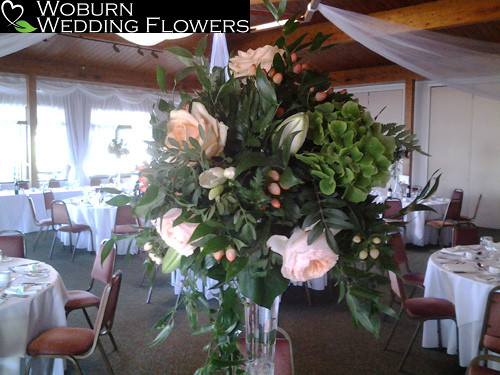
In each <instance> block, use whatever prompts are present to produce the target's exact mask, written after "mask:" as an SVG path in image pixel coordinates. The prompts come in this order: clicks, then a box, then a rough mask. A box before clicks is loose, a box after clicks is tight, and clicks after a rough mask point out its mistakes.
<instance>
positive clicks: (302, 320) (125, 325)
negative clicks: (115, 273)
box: [27, 233, 498, 375]
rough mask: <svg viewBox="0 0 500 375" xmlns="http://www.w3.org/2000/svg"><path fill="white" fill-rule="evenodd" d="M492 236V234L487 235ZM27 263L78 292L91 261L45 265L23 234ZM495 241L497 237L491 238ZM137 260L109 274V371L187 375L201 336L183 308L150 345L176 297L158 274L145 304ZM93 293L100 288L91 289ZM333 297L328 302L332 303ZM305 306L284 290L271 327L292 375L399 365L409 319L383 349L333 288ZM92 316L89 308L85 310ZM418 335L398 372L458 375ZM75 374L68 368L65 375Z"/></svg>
mask: <svg viewBox="0 0 500 375" xmlns="http://www.w3.org/2000/svg"><path fill="white" fill-rule="evenodd" d="M488 234H491V233H488ZM27 238H28V258H31V259H38V260H41V261H44V262H47V263H49V264H51V265H52V266H53V267H54V268H55V269H56V270H57V271H58V272H59V273H60V274H61V277H62V278H63V280H64V282H65V284H66V287H67V289H68V290H70V289H85V288H86V287H87V286H88V282H89V278H90V271H91V268H92V262H93V258H94V256H93V255H91V254H90V253H88V252H87V251H86V250H84V249H78V250H77V252H76V256H75V261H74V263H71V253H70V250H69V248H63V246H62V245H61V243H60V242H57V243H56V248H55V250H54V255H53V259H52V260H48V252H49V251H48V250H49V247H50V242H51V241H52V235H49V236H47V238H46V239H45V240H43V241H41V242H40V244H39V246H38V249H37V250H36V252H34V253H33V249H32V240H33V238H34V234H28V235H27ZM495 240H498V239H497V238H495ZM435 250H436V247H432V246H429V247H425V248H419V247H412V246H409V247H408V253H409V257H410V262H411V265H412V268H413V270H414V271H418V272H423V271H425V267H426V263H427V259H428V257H429V255H430V254H432V252H433V251H435ZM143 261H144V255H143V254H141V255H134V256H130V257H129V259H127V257H125V256H118V257H117V262H116V269H117V270H118V269H121V270H122V271H123V282H122V289H121V292H120V298H119V302H118V309H117V313H116V318H115V325H114V327H113V333H114V336H115V338H116V341H117V343H118V347H119V350H118V351H115V352H112V346H111V343H110V342H109V339H108V338H104V339H103V344H104V347H105V349H106V351H107V353H108V356H109V358H110V361H111V364H112V366H113V368H114V370H115V373H116V374H130V375H132V374H134V375H135V374H138V375H150V374H151V375H153V374H168V375H189V374H193V373H194V372H195V371H196V369H197V368H198V367H199V366H201V365H202V364H203V363H204V360H205V356H204V355H205V353H204V352H203V346H204V345H205V343H206V337H205V336H203V335H200V336H193V335H192V334H191V329H190V328H189V326H188V324H187V320H186V315H185V313H184V311H182V310H181V311H179V312H178V314H177V318H176V322H175V328H174V332H173V333H172V335H171V336H170V337H169V339H168V340H167V341H166V342H164V343H162V344H159V345H157V346H151V342H152V340H153V338H154V337H155V335H156V331H155V330H154V329H153V326H154V324H155V323H156V322H157V321H158V320H159V319H160V318H161V317H162V316H163V314H164V313H166V312H167V311H168V309H169V308H170V307H171V306H173V305H174V303H175V300H176V296H175V295H174V293H173V287H172V286H170V285H169V282H170V275H164V274H158V276H157V280H156V283H155V287H154V290H153V295H152V298H151V303H150V304H146V303H145V301H146V297H147V293H148V287H149V285H148V281H147V280H146V281H145V282H144V283H143V284H142V285H141V281H142V279H143V275H144V266H143V264H142V263H143ZM93 292H94V293H95V294H96V295H100V293H101V292H102V286H101V285H97V287H96V286H95V287H94V289H93ZM332 297H333V298H332ZM311 298H312V307H309V304H308V302H307V298H306V294H305V290H304V288H303V287H290V288H289V289H288V290H287V292H286V293H285V294H284V296H283V299H282V302H281V305H280V313H279V321H278V325H279V326H280V327H282V328H284V329H285V330H286V331H287V332H288V333H289V334H290V336H291V338H292V342H293V355H294V364H295V369H296V372H295V373H296V375H330V374H336V375H349V374H356V375H368V374H370V375H374V374H395V373H396V368H397V366H398V363H399V361H400V359H401V356H402V354H403V352H404V350H405V348H406V345H407V343H408V342H409V339H410V337H411V334H412V333H413V330H414V328H415V327H416V326H415V322H414V321H411V320H409V319H408V318H403V319H402V322H401V324H400V325H399V329H398V330H397V331H396V334H395V337H394V338H393V340H392V341H391V345H390V346H389V350H386V351H384V350H383V347H384V344H385V341H386V338H387V336H388V334H389V331H390V329H391V326H392V321H391V320H390V319H388V320H387V321H385V322H383V323H382V329H381V335H380V336H381V337H380V338H378V339H377V338H375V337H374V336H372V335H371V334H369V333H368V332H366V331H364V330H363V329H358V330H355V329H354V328H353V327H352V324H351V320H350V313H349V311H348V308H347V306H346V305H345V304H343V303H342V304H340V305H339V304H337V303H336V299H335V290H334V291H333V295H332V293H330V292H328V291H311ZM90 313H91V317H93V316H95V313H96V311H95V310H93V311H90ZM68 325H69V326H76V327H77V326H81V327H86V325H87V324H86V322H85V319H84V317H83V314H82V313H81V312H80V311H76V312H73V313H71V314H70V315H69V317H68ZM420 342H421V334H420V335H419V336H418V337H417V340H416V342H415V345H414V346H413V349H412V351H411V354H410V356H409V358H408V360H407V361H406V364H405V367H404V369H405V371H406V373H410V374H426V375H428V374H432V375H441V374H442V375H455V374H456V375H461V374H464V373H465V369H464V368H461V367H459V366H458V361H457V356H452V355H448V354H446V353H445V352H442V351H439V350H429V349H423V348H422V347H421V345H420ZM79 363H80V364H81V366H82V369H83V371H84V373H85V374H87V375H98V374H106V370H105V367H104V363H103V360H102V358H101V355H100V353H99V351H96V352H95V353H94V354H93V355H92V356H91V357H90V358H87V359H85V360H81V361H79ZM75 373H76V372H75V371H74V369H73V368H72V367H71V365H69V366H68V369H67V371H66V374H67V375H70V374H75Z"/></svg>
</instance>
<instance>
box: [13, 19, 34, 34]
mask: <svg viewBox="0 0 500 375" xmlns="http://www.w3.org/2000/svg"><path fill="white" fill-rule="evenodd" d="M15 26H16V30H17V31H19V32H20V33H31V32H33V31H35V30H36V27H33V26H31V25H30V24H29V23H28V22H26V21H23V20H20V21H18V22H16V25H15Z"/></svg>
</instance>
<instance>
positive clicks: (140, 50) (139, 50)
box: [137, 48, 144, 56]
mask: <svg viewBox="0 0 500 375" xmlns="http://www.w3.org/2000/svg"><path fill="white" fill-rule="evenodd" d="M137 53H138V54H139V55H141V56H144V52H142V49H140V48H139V49H138V50H137Z"/></svg>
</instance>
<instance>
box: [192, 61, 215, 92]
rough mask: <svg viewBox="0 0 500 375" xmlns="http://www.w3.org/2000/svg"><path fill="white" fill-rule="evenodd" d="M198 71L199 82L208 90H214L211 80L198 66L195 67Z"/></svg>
mask: <svg viewBox="0 0 500 375" xmlns="http://www.w3.org/2000/svg"><path fill="white" fill-rule="evenodd" d="M195 69H196V74H197V75H198V80H199V81H200V83H201V84H202V85H203V87H205V88H206V89H207V90H210V89H211V88H212V83H211V82H210V79H209V78H208V77H207V75H206V72H205V70H204V69H203V68H202V67H201V66H199V65H197V66H196V67H195Z"/></svg>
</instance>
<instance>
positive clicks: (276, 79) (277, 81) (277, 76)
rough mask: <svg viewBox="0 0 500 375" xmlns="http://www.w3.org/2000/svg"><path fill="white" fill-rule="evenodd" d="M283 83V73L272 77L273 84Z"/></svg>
mask: <svg viewBox="0 0 500 375" xmlns="http://www.w3.org/2000/svg"><path fill="white" fill-rule="evenodd" d="M281 81H283V73H276V74H275V75H274V77H273V82H274V83H276V84H277V85H279V84H280V83H281Z"/></svg>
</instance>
